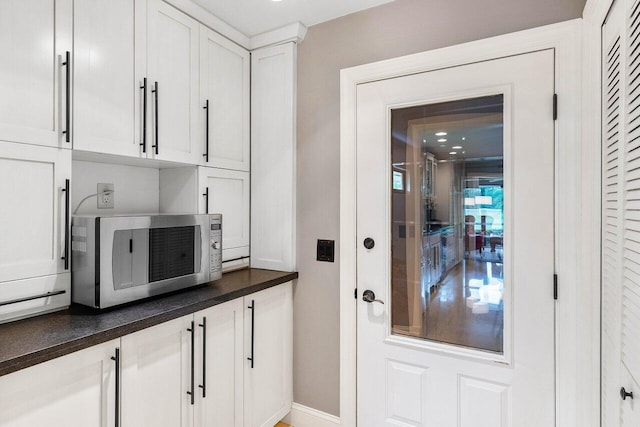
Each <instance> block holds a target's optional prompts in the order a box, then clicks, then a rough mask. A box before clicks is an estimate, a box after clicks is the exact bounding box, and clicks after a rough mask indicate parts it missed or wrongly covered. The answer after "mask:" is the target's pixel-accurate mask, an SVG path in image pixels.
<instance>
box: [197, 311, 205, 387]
mask: <svg viewBox="0 0 640 427" xmlns="http://www.w3.org/2000/svg"><path fill="white" fill-rule="evenodd" d="M198 326H200V327H201V328H202V384H200V385H199V386H198V387H200V388H201V389H202V397H203V398H205V397H207V318H206V317H203V318H202V323H200V324H198Z"/></svg>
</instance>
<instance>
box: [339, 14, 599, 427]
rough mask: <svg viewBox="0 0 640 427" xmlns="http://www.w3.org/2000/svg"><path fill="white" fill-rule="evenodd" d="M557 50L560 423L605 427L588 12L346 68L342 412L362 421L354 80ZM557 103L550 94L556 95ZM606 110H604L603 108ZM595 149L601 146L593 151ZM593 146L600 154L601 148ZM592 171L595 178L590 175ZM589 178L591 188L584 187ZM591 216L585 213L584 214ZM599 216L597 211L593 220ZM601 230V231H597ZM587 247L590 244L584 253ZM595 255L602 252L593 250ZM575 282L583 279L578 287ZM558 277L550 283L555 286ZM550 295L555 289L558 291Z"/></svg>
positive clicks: (345, 419) (349, 421)
mask: <svg viewBox="0 0 640 427" xmlns="http://www.w3.org/2000/svg"><path fill="white" fill-rule="evenodd" d="M542 49H555V52H556V59H555V88H556V93H557V95H558V99H559V103H558V117H559V118H558V120H557V121H556V123H555V140H556V148H555V149H556V153H555V155H556V162H555V163H556V164H555V173H556V183H555V185H556V194H555V200H556V213H555V215H556V221H555V222H556V254H555V258H556V262H555V264H556V273H557V274H558V277H559V280H560V291H559V299H558V301H557V302H556V349H555V350H556V425H557V426H569V425H580V426H597V425H599V419H600V417H599V413H600V408H599V405H594V402H598V401H599V395H600V393H599V391H600V389H599V383H600V380H599V370H598V369H597V367H599V363H600V361H599V343H600V339H599V334H600V332H599V328H600V326H599V325H600V318H599V309H596V308H595V307H599V300H600V296H599V282H598V280H599V269H598V268H594V267H593V265H594V264H597V265H599V250H598V251H595V250H591V248H594V247H598V248H599V241H600V237H599V210H600V207H599V196H598V195H597V194H599V187H597V188H596V189H595V195H594V189H593V188H592V187H591V186H589V184H592V183H593V181H594V179H593V175H597V171H598V169H593V167H594V162H593V156H594V155H596V157H597V158H598V159H599V154H598V153H599V145H597V146H596V147H594V144H592V143H590V144H586V145H585V144H581V136H582V122H581V114H582V104H581V101H582V97H581V91H582V79H581V77H582V65H581V55H582V19H575V20H571V21H566V22H562V23H558V24H552V25H548V26H544V27H540V28H534V29H531V30H525V31H520V32H516V33H511V34H507V35H502V36H497V37H492V38H488V39H483V40H478V41H473V42H469V43H464V44H460V45H456V46H452V47H446V48H442V49H436V50H432V51H428V52H422V53H418V54H413V55H408V56H403V57H399V58H394V59H389V60H384V61H380V62H375V63H371V64H365V65H360V66H357V67H352V68H347V69H343V70H341V73H340V418H341V424H342V425H344V426H349V427H351V426H353V427H355V426H356V425H357V423H356V384H357V383H356V371H357V370H356V360H357V359H356V355H357V353H356V350H357V349H356V338H357V335H356V334H357V329H356V327H357V325H356V305H355V303H356V301H357V300H355V299H354V288H355V287H356V284H357V277H356V249H357V244H358V242H357V235H356V167H355V166H356V87H357V85H358V84H363V83H369V82H372V81H377V80H383V79H388V78H393V77H399V76H404V75H407V74H414V73H421V72H427V71H433V70H437V69H443V68H449V67H453V66H459V65H464V64H469V63H474V62H480V61H487V60H492V59H497V58H503V57H507V56H512V55H519V54H524V53H528V52H533V51H538V50H542ZM549 102H550V103H551V102H552V100H551V99H550V100H549ZM598 111H599V109H598ZM594 150H596V151H594ZM594 153H595V154H594ZM585 178H588V179H585ZM583 182H584V183H586V184H585V186H588V187H585V188H583V186H582V185H581V184H582V183H583ZM585 214H586V215H585ZM594 214H595V217H594ZM594 227H595V228H594ZM583 248H588V249H587V250H585V249H583ZM594 256H595V257H594ZM578 284H581V285H580V287H579V286H578ZM552 286H553V283H552V280H551V279H550V282H549V289H550V293H551V291H552ZM551 295H552V293H551Z"/></svg>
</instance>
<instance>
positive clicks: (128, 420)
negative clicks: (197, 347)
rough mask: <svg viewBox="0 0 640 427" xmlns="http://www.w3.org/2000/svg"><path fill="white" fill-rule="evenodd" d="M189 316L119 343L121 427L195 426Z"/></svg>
mask: <svg viewBox="0 0 640 427" xmlns="http://www.w3.org/2000/svg"><path fill="white" fill-rule="evenodd" d="M192 321H193V316H185V317H181V318H179V319H175V320H171V321H169V322H166V323H163V324H161V325H158V326H154V327H151V328H148V329H144V330H142V331H139V332H136V333H133V334H131V335H126V336H124V337H122V426H123V427H188V426H192V425H193V410H192V409H191V408H192V404H191V396H190V395H188V394H187V392H191V391H192V389H191V369H192V362H191V357H192V353H193V352H192V337H191V331H188V329H191V328H192Z"/></svg>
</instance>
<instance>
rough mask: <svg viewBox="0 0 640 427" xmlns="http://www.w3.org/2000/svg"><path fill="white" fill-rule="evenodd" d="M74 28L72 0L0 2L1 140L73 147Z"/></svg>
mask: <svg viewBox="0 0 640 427" xmlns="http://www.w3.org/2000/svg"><path fill="white" fill-rule="evenodd" d="M71 28H72V23H71V0H57V1H54V0H29V1H25V0H2V1H0V52H2V55H1V57H0V76H2V78H0V94H2V95H1V96H0V140H2V141H11V142H23V143H28V144H37V145H46V146H51V147H64V148H71V144H70V143H67V142H66V139H67V138H66V136H67V135H66V134H63V133H62V132H63V131H66V130H67V120H66V111H67V105H69V108H71V104H70V102H71V99H70V95H69V94H68V91H67V79H66V76H67V70H69V69H70V68H69V65H71V64H67V65H63V63H65V62H66V52H69V53H70V52H71ZM57 82H60V83H59V84H57ZM69 89H70V87H69ZM69 137H70V138H69V139H70V140H71V137H72V135H69Z"/></svg>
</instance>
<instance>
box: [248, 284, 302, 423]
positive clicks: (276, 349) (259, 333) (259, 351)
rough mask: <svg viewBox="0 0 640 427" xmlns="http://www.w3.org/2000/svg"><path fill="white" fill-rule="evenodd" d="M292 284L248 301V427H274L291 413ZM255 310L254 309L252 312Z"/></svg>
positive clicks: (265, 291) (284, 285)
mask: <svg viewBox="0 0 640 427" xmlns="http://www.w3.org/2000/svg"><path fill="white" fill-rule="evenodd" d="M291 287H292V284H291V282H289V283H285V284H283V285H279V286H274V287H272V288H269V289H265V290H263V291H260V292H256V293H255V294H251V295H248V296H246V297H244V303H245V307H246V308H245V316H244V330H245V337H244V340H245V341H244V342H245V353H246V354H247V357H248V358H250V359H252V360H247V361H246V362H245V370H244V426H245V427H271V426H274V425H275V424H277V422H278V421H280V420H281V419H282V418H284V416H285V415H287V414H288V413H289V411H290V410H291V401H292V395H293V391H292V390H293V380H292V358H293V356H292V355H293V342H292V337H293V333H292V328H293V300H292V290H291ZM249 307H251V308H249Z"/></svg>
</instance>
